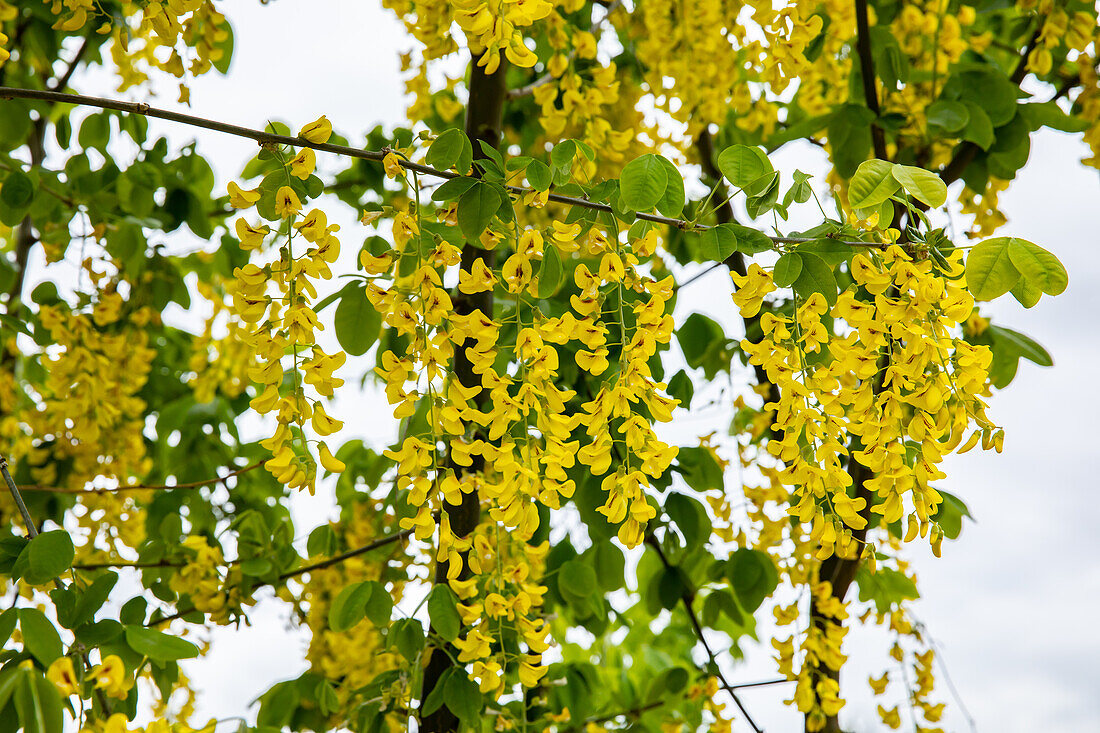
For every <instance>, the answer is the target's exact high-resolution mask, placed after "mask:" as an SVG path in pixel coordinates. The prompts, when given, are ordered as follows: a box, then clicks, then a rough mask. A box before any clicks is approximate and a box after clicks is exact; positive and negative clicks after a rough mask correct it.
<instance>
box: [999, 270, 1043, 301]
mask: <svg viewBox="0 0 1100 733" xmlns="http://www.w3.org/2000/svg"><path fill="white" fill-rule="evenodd" d="M1008 292H1010V293H1011V294H1012V297H1013V298H1015V299H1016V300H1017V302H1019V303H1020V305H1022V306H1023V307H1025V308H1034V307H1035V304H1036V303H1038V302H1039V299H1040V298H1042V297H1043V289H1042V288H1040V287H1039V284H1038V283H1036V282H1034V281H1032V280H1027V279H1026V278H1022V277H1021V278H1020V279H1019V280H1018V281H1017V282H1016V284H1015V285H1013V286H1012V290H1009V291H1008Z"/></svg>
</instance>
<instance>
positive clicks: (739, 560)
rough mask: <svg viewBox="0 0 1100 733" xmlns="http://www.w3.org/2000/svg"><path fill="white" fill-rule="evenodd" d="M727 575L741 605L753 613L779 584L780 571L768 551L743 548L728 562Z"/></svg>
mask: <svg viewBox="0 0 1100 733" xmlns="http://www.w3.org/2000/svg"><path fill="white" fill-rule="evenodd" d="M726 577H727V578H728V579H729V581H730V584H731V585H732V586H733V590H734V592H735V593H736V594H737V600H738V601H739V602H740V604H741V607H742V608H744V609H745V611H747V612H748V613H750V614H751V613H753V612H754V611H755V610H756V609H757V608H759V607H760V604H762V603H763V602H764V599H765V598H767V597H768V596H770V595H771V594H772V591H774V590H775V589H776V587H777V586H778V585H779V572H778V571H777V570H776V568H775V562H773V561H772V559H771V557H770V556H769V555H768V554H767V553H766V552H761V551H760V550H750V549H748V548H741V549H740V550H738V551H737V552H735V553H733V555H732V556H730V559H729V560H728V561H727V562H726Z"/></svg>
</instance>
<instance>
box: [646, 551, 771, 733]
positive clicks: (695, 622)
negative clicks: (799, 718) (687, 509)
mask: <svg viewBox="0 0 1100 733" xmlns="http://www.w3.org/2000/svg"><path fill="white" fill-rule="evenodd" d="M645 544H646V546H647V547H650V548H652V549H653V551H654V552H656V553H657V557H658V558H659V559H660V560H661V564H662V565H664V566H665V568H666V569H671V568H672V563H670V562H669V561H668V558H667V557H665V552H664V550H662V549H661V543H660V541H658V539H657V537H656V535H654V534H653V533H652V532H650V533H647V534H646V536H645ZM694 599H695V594H694V593H692V591H691V589H690V588H687V587H685V588H684V592H683V593H682V594H681V595H680V600H681V601H682V602H683V605H684V610H685V611H686V612H687V616H688V620H689V621H690V622H691V626H692V628H693V629H694V630H695V636H697V637H698V638H699V641H700V642H701V643H702V644H703V649H704V650H705V651H706V653H707V656H708V657H709V658H710V662H711V665H712V666H713V667H714V676H715V677H717V678H718V682H719V683H720V684H721V685H722V689H724V690H725V691H726V692H728V693H729V695H730V697H732V698H733V702H734V703H735V704H736V705H737V708H738V709H739V710H740V711H741V714H742V715H743V716H745V722H746V723H748V724H749V726H751V727H752V729H753V730H754V731H756V733H764V732H763V730H762V729H761V728H760V726H758V725H757V724H756V721H754V720H753V719H752V716H751V715H749V711H748V710H746V709H745V705H744V703H742V702H741V698H739V697H738V696H737V693H736V692H734V689H735V688H734V687H733V686H732V685H731V684H730V683H729V682H728V681H726V676H725V674H724V673H723V672H722V668H721V667H720V666H719V665H718V656H717V655H716V654H715V653H714V650H713V649H711V648H710V643H709V642H708V641H707V637H706V635H705V634H704V633H703V626H702V624H700V623H699V617H698V616H696V615H695V609H694V608H692V605H691V604H692V601H693V600H694Z"/></svg>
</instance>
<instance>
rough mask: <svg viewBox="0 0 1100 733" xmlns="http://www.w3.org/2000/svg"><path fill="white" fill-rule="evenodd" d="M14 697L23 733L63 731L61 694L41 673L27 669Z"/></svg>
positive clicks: (56, 732)
mask: <svg viewBox="0 0 1100 733" xmlns="http://www.w3.org/2000/svg"><path fill="white" fill-rule="evenodd" d="M14 697H15V700H14V702H15V709H16V711H17V712H18V714H19V721H20V723H22V730H23V733H62V730H63V725H64V716H63V714H62V707H61V695H60V694H58V692H57V688H55V687H54V686H53V683H52V682H50V681H49V680H47V679H46V678H45V677H43V676H42V674H41V673H39V672H38V671H37V670H25V671H24V673H23V675H22V679H21V680H20V681H19V684H18V685H17V686H16V688H15V696H14Z"/></svg>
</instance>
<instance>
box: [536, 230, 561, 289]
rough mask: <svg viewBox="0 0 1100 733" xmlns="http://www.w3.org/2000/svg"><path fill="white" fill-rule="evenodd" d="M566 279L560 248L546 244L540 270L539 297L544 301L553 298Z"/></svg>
mask: <svg viewBox="0 0 1100 733" xmlns="http://www.w3.org/2000/svg"><path fill="white" fill-rule="evenodd" d="M564 279H565V270H564V268H563V267H562V262H561V255H560V254H558V248H557V247H555V246H554V245H552V244H550V243H546V244H545V245H544V246H543V249H542V267H540V268H539V286H538V295H539V297H540V298H543V299H546V298H550V297H552V296H553V295H554V293H556V292H558V289H559V288H560V287H561V284H562V280H564Z"/></svg>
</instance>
